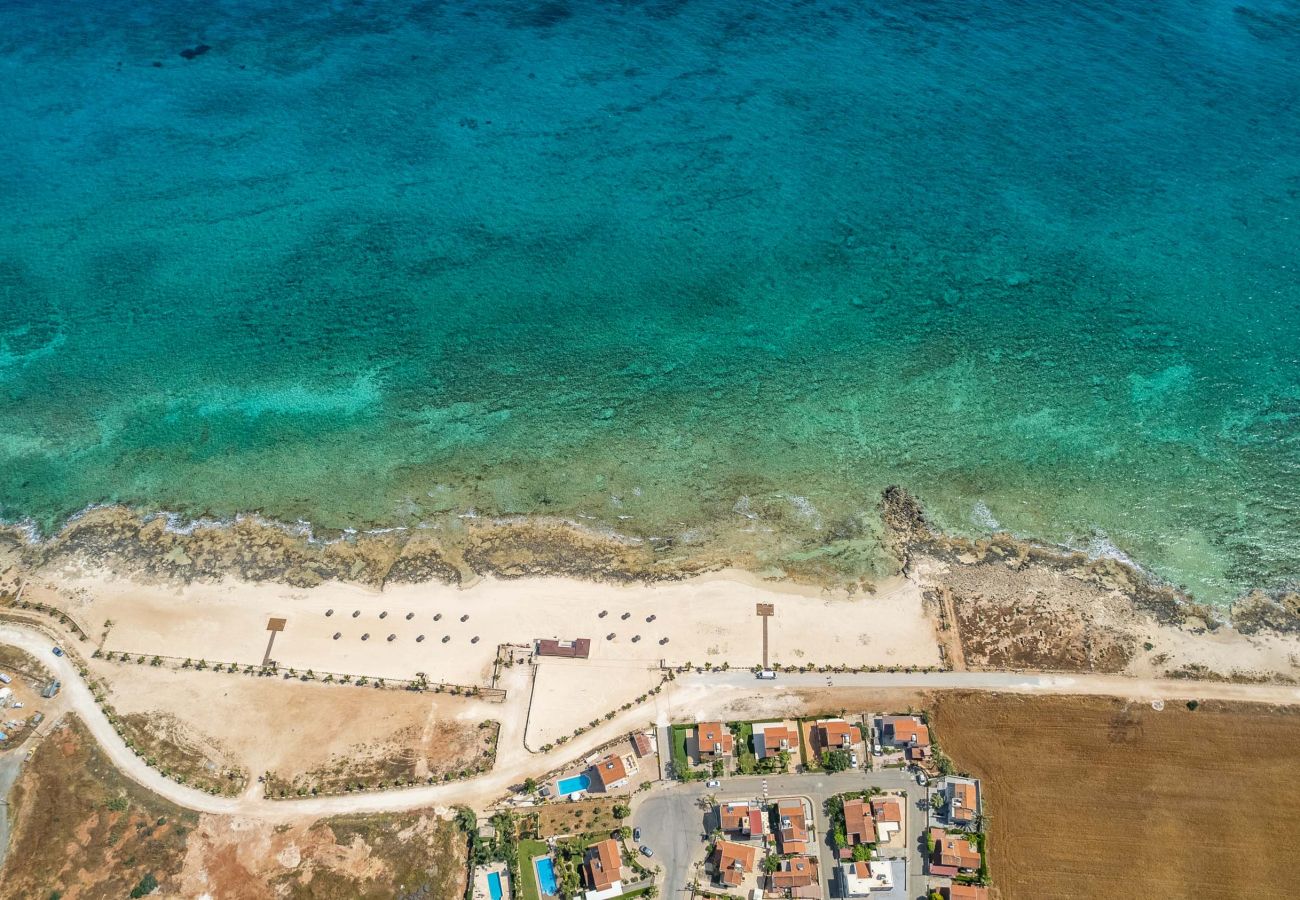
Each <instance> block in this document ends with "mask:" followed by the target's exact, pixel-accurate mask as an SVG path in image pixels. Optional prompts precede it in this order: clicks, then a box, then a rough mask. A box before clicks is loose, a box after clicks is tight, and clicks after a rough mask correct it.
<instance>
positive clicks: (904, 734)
mask: <svg viewBox="0 0 1300 900" xmlns="http://www.w3.org/2000/svg"><path fill="white" fill-rule="evenodd" d="M881 724H882V725H883V726H884V731H885V737H886V738H888V739H890V740H892V741H894V742H895V743H898V744H916V745H917V746H921V747H928V746H929V745H930V729H929V727H928V726H927V725H926V724H925V723H924V722H922V721H921V720H920V719H919V718H917V717H916V716H886V717H885V718H884V720H883V721H882V722H881Z"/></svg>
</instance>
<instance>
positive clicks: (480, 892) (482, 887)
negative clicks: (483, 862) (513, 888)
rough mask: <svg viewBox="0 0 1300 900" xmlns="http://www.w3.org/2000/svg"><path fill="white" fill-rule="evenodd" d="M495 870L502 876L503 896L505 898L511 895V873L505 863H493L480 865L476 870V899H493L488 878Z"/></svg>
mask: <svg viewBox="0 0 1300 900" xmlns="http://www.w3.org/2000/svg"><path fill="white" fill-rule="evenodd" d="M494 872H495V873H496V874H497V875H500V876H501V896H502V897H503V898H505V897H509V896H510V875H509V874H508V873H507V871H506V866H505V863H492V864H491V865H487V866H479V867H478V868H477V869H475V870H474V900H493V897H492V888H491V887H490V886H489V885H488V878H489V877H491V875H492V874H493V873H494Z"/></svg>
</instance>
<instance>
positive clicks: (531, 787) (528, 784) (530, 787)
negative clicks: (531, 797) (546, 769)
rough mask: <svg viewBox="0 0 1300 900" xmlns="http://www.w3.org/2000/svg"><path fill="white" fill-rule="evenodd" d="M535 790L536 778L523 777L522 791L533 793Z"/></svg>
mask: <svg viewBox="0 0 1300 900" xmlns="http://www.w3.org/2000/svg"><path fill="white" fill-rule="evenodd" d="M536 790H537V779H536V778H525V779H524V793H525V794H532V793H534V792H535V791H536Z"/></svg>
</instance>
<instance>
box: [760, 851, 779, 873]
mask: <svg viewBox="0 0 1300 900" xmlns="http://www.w3.org/2000/svg"><path fill="white" fill-rule="evenodd" d="M779 868H781V857H779V856H777V855H776V854H775V853H769V854H768V855H767V856H764V857H763V871H764V872H766V873H767V874H769V875H771V874H772V873H773V872H775V871H776V870H777V869H779Z"/></svg>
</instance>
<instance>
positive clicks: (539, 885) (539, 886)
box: [528, 853, 559, 897]
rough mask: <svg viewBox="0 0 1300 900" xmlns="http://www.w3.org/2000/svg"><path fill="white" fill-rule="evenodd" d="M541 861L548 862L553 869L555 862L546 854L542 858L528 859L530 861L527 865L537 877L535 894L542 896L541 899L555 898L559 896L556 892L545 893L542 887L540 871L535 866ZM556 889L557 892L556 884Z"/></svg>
mask: <svg viewBox="0 0 1300 900" xmlns="http://www.w3.org/2000/svg"><path fill="white" fill-rule="evenodd" d="M542 860H546V861H548V862H550V863H551V865H552V867H554V865H555V861H554V860H552V859H551V855H550V854H549V853H547V854H543V855H542V856H534V857H533V858H532V859H530V860H529V861H528V864H529V865H530V866H532V867H533V874H534V875H536V876H537V893H538V894H540V895H541V896H543V897H556V896H559V894H558V893H557V892H552V893H547V891H546V888H545V887H544V886H543V885H542V873H541V871H540V870H539V869H538V868H537V864H538V863H539V862H541V861H542ZM556 887H557V890H558V883H557V885H556Z"/></svg>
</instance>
